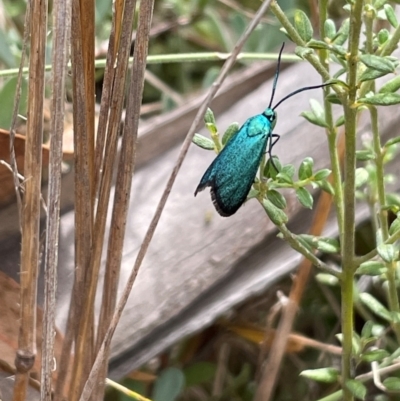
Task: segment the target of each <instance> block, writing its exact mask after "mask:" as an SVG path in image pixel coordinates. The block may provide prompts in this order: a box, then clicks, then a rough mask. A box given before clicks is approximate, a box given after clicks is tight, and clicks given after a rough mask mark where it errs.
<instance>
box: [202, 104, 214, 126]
mask: <svg viewBox="0 0 400 401" xmlns="http://www.w3.org/2000/svg"><path fill="white" fill-rule="evenodd" d="M204 122H205V123H206V124H207V123H208V124H214V125H216V124H217V122H216V121H215V117H214V113H213V111H212V110H211V109H210V108H207V110H206V112H205V114H204Z"/></svg>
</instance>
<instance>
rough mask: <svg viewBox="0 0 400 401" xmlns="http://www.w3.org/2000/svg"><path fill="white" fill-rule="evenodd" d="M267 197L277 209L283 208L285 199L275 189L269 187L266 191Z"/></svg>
mask: <svg viewBox="0 0 400 401" xmlns="http://www.w3.org/2000/svg"><path fill="white" fill-rule="evenodd" d="M267 198H268V199H269V200H270V201H271V202H272V203H273V204H274V205H275V206H276V207H277V208H279V209H285V207H286V199H285V197H284V196H283V195H282V194H281V193H280V192H278V191H276V190H275V189H270V190H268V192H267Z"/></svg>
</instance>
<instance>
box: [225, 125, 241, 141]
mask: <svg viewBox="0 0 400 401" xmlns="http://www.w3.org/2000/svg"><path fill="white" fill-rule="evenodd" d="M239 128H240V127H239V124H238V123H232V124H230V125H229V127H228V128H227V129H226V131H225V133H224V135H223V136H222V145H226V144H227V143H228V142H229V140H230V139H231V138H232V137H233V136H234V135H235V134H236V133H237V132H238V131H239Z"/></svg>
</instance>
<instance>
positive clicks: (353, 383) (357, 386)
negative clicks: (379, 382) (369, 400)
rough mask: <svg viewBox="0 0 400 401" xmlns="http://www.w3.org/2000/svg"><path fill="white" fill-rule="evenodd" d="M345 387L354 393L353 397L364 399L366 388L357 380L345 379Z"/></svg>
mask: <svg viewBox="0 0 400 401" xmlns="http://www.w3.org/2000/svg"><path fill="white" fill-rule="evenodd" d="M346 387H347V388H348V389H349V390H350V392H351V393H352V394H353V395H354V397H356V398H359V399H360V400H364V399H365V396H366V395H367V388H366V387H365V386H364V384H362V383H361V381H359V380H355V379H350V380H347V381H346Z"/></svg>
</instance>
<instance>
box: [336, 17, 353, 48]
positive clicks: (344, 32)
mask: <svg viewBox="0 0 400 401" xmlns="http://www.w3.org/2000/svg"><path fill="white" fill-rule="evenodd" d="M349 32H350V19H349V18H347V19H345V20H344V21H343V22H342V25H341V27H340V28H339V30H338V33H337V34H336V37H335V38H334V39H333V40H332V42H334V43H335V44H336V45H339V46H343V45H344V43H345V42H346V40H347V38H348V37H349Z"/></svg>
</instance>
